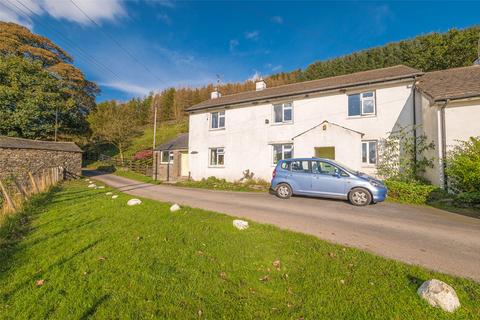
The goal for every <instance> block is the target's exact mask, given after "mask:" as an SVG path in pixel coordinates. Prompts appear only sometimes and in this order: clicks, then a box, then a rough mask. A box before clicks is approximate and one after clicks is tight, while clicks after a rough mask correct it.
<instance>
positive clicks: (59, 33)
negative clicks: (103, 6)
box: [0, 0, 122, 81]
mask: <svg viewBox="0 0 480 320" xmlns="http://www.w3.org/2000/svg"><path fill="white" fill-rule="evenodd" d="M6 1H7V2H8V3H10V5H12V6H14V7H15V8H16V9H17V10H18V11H19V12H18V13H20V14H21V15H23V16H24V17H26V18H27V19H30V16H29V15H28V13H27V12H25V11H24V10H23V9H22V8H20V7H19V6H17V5H16V4H15V3H13V2H11V1H10V0H6ZM16 2H18V3H19V4H20V5H22V6H23V7H24V8H25V9H27V10H28V11H30V12H31V13H32V15H34V16H39V15H38V14H37V13H35V12H34V11H33V10H32V9H30V8H29V7H28V6H27V5H25V4H24V3H23V2H21V1H20V0H16ZM0 3H1V2H0ZM1 4H2V5H3V6H4V7H6V8H8V7H7V6H6V5H5V4H4V3H1ZM8 9H10V8H8ZM37 22H38V23H39V24H40V25H42V26H43V27H45V28H46V29H48V30H50V31H53V32H55V33H56V34H57V35H58V36H59V37H60V38H61V39H62V40H63V41H64V42H65V44H66V45H67V46H68V47H70V48H71V49H72V51H76V52H77V53H78V54H79V55H80V56H82V57H84V58H85V59H87V60H89V61H90V62H92V63H93V64H95V65H96V66H97V67H99V68H100V69H103V70H105V71H107V72H109V73H111V74H112V75H113V76H114V77H115V78H117V80H119V81H122V80H121V78H120V76H119V75H118V74H117V73H115V72H114V71H113V70H112V69H110V68H109V67H108V66H106V65H104V64H103V63H101V62H100V61H98V60H97V59H95V57H93V56H91V55H90V54H88V53H87V52H85V51H84V50H83V49H82V48H80V47H78V46H77V45H75V43H73V42H72V41H70V40H69V39H68V38H67V37H66V36H64V35H63V34H62V33H61V32H60V31H58V30H56V29H55V28H54V27H53V26H52V25H50V24H49V23H47V22H45V23H43V22H41V21H39V20H37Z"/></svg>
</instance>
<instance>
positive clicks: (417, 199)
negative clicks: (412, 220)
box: [385, 180, 439, 204]
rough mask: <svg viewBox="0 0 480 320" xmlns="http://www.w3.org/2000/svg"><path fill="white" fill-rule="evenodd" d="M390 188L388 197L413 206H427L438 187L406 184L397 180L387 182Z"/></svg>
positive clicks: (417, 183) (414, 183)
mask: <svg viewBox="0 0 480 320" xmlns="http://www.w3.org/2000/svg"><path fill="white" fill-rule="evenodd" d="M385 184H386V185H387V187H388V196H389V197H391V198H393V199H396V200H398V201H401V202H407V203H413V204H426V203H427V200H428V199H429V197H430V194H432V193H433V192H434V191H436V190H437V189H439V188H438V187H436V186H434V185H430V184H422V183H419V182H404V181H396V180H386V181H385Z"/></svg>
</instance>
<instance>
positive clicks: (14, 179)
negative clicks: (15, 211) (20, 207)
mask: <svg viewBox="0 0 480 320" xmlns="http://www.w3.org/2000/svg"><path fill="white" fill-rule="evenodd" d="M13 182H14V183H15V185H16V186H17V189H18V191H20V193H21V194H22V196H23V198H24V199H25V200H28V194H27V192H26V191H25V189H24V188H23V186H22V185H21V184H20V182H18V180H17V178H15V177H14V178H13Z"/></svg>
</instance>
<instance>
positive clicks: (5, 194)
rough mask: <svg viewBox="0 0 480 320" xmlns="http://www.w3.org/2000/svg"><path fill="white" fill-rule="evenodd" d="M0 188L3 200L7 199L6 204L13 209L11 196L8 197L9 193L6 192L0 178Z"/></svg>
mask: <svg viewBox="0 0 480 320" xmlns="http://www.w3.org/2000/svg"><path fill="white" fill-rule="evenodd" d="M0 189H1V190H2V193H3V196H4V197H5V200H7V204H8V205H9V206H10V208H11V209H12V210H14V211H15V210H16V209H15V205H14V204H13V201H12V198H10V195H9V194H8V192H7V189H5V186H4V185H3V183H2V180H0Z"/></svg>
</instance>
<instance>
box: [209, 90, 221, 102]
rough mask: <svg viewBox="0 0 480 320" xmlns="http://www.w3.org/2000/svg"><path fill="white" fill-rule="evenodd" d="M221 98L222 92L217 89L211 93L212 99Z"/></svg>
mask: <svg viewBox="0 0 480 320" xmlns="http://www.w3.org/2000/svg"><path fill="white" fill-rule="evenodd" d="M221 96H222V94H221V93H220V91H218V88H215V89H214V91H212V92H211V93H210V99H217V98H220V97H221Z"/></svg>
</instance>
